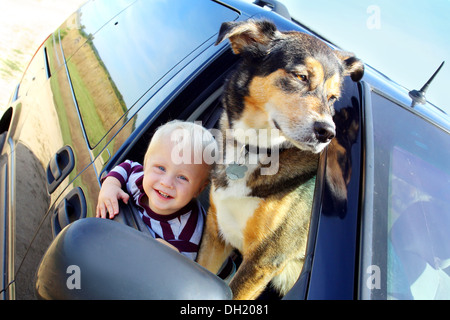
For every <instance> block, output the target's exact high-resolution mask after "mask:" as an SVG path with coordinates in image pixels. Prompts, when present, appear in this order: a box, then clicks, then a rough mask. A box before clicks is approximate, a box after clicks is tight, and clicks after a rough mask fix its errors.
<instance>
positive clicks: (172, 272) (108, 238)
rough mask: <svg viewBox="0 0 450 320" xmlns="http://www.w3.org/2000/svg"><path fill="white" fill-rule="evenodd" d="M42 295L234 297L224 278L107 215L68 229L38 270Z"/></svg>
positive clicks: (119, 297)
mask: <svg viewBox="0 0 450 320" xmlns="http://www.w3.org/2000/svg"><path fill="white" fill-rule="evenodd" d="M36 294H37V296H38V298H40V299H48V300H50V299H58V300H62V299H83V300H87V299H102V300H103V299H124V300H126V299H135V300H138V299H149V300H163V299H164V300H165V299H167V300H177V299H183V300H195V299H202V300H206V299H214V300H218V299H231V298H232V293H231V289H230V288H229V287H228V286H227V285H226V284H225V282H224V281H223V280H221V279H220V278H218V277H217V276H216V275H214V274H212V273H211V272H209V271H208V270H206V269H205V268H203V267H202V266H200V265H199V264H197V263H195V262H193V261H191V260H189V259H188V258H186V257H184V256H183V255H181V254H179V253H177V252H176V251H174V250H172V249H170V248H168V247H166V246H165V245H163V244H161V243H159V242H158V241H156V240H155V239H153V238H151V237H149V236H148V235H146V234H144V233H142V232H140V231H137V230H135V229H133V228H130V227H128V226H126V225H123V224H121V223H117V222H115V221H111V220H107V219H99V218H86V219H81V220H78V221H75V222H73V223H72V224H70V225H68V226H67V227H66V228H64V229H63V230H62V231H61V232H60V233H59V234H58V236H57V237H56V238H55V239H54V241H53V242H52V244H51V245H50V247H49V248H48V249H47V252H46V253H45V255H44V257H43V258H42V261H41V263H40V265H39V268H38V271H37V275H36Z"/></svg>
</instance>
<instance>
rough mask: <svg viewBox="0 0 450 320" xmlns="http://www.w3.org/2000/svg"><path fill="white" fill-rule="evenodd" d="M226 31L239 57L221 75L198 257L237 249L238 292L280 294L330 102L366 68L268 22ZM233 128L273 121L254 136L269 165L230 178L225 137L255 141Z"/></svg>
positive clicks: (329, 127)
mask: <svg viewBox="0 0 450 320" xmlns="http://www.w3.org/2000/svg"><path fill="white" fill-rule="evenodd" d="M225 39H229V41H230V43H231V47H232V50H233V52H234V53H235V54H239V55H240V56H241V57H242V61H241V63H240V65H239V66H238V67H237V69H236V70H235V71H234V72H233V73H232V74H231V75H230V77H229V79H228V80H227V82H226V84H225V91H224V95H223V104H224V108H225V112H224V113H223V115H222V118H221V122H220V126H221V130H222V132H223V137H224V139H223V141H220V143H219V144H220V146H221V150H222V152H223V153H222V156H223V158H224V159H225V164H219V165H217V166H216V169H215V171H214V174H213V181H212V187H211V194H210V209H209V212H208V216H207V222H206V227H205V232H204V236H203V240H202V245H201V249H200V252H199V259H198V262H199V263H200V264H201V265H203V266H205V267H206V268H208V269H209V270H211V271H212V272H217V271H218V270H219V268H220V267H221V265H222V264H223V262H224V261H225V260H226V258H227V257H228V256H229V254H230V253H231V252H232V250H234V249H235V248H236V249H238V250H239V251H240V252H241V254H242V257H243V261H242V264H241V266H240V267H239V269H238V271H237V273H236V274H235V276H234V278H233V279H232V281H231V283H230V287H231V289H232V291H233V295H234V298H235V299H254V298H257V297H258V295H259V294H260V293H261V291H262V290H263V289H264V288H265V287H266V285H267V284H268V283H269V282H271V283H272V285H273V286H274V287H275V288H276V289H277V290H278V291H279V292H280V294H281V295H284V294H285V293H286V292H287V291H288V290H289V289H290V288H291V287H292V286H293V285H294V283H295V282H296V280H297V278H298V276H299V274H300V271H301V269H302V266H303V260H304V255H305V248H306V241H307V235H308V229H309V221H310V212H311V205H312V198H313V192H314V185H315V175H316V170H317V164H318V157H319V154H320V152H321V151H322V150H323V149H324V148H325V147H326V146H327V145H328V144H329V142H330V141H331V139H332V138H333V137H334V135H335V125H334V122H333V120H332V116H333V114H334V109H333V103H334V101H335V100H336V99H338V98H339V96H340V94H341V85H342V81H343V77H344V76H345V75H350V76H351V77H352V79H353V80H354V81H358V80H359V79H361V77H362V75H363V72H364V67H363V64H362V62H361V61H360V60H359V59H357V58H355V57H354V56H353V55H351V54H345V53H340V52H337V51H334V50H332V49H331V48H330V47H329V46H327V45H326V44H324V43H323V42H321V41H319V40H317V39H316V38H314V37H312V36H309V35H307V34H303V33H299V32H280V31H278V30H277V29H276V27H275V25H274V24H272V23H271V22H268V21H254V20H251V21H247V22H230V23H224V24H223V25H222V28H221V30H220V33H219V37H218V40H217V43H220V42H221V41H223V40H225ZM227 129H233V130H236V129H243V130H247V129H256V130H258V129H268V130H277V133H278V134H279V138H277V139H268V140H267V142H266V143H264V145H261V144H260V145H258V147H259V148H260V149H258V150H265V151H266V152H265V153H261V154H259V155H258V157H259V158H258V159H259V160H260V161H261V163H266V164H261V163H258V164H247V166H248V171H247V172H246V173H245V177H244V178H242V179H238V180H230V179H229V178H228V177H227V175H226V173H225V170H226V168H227V164H228V163H229V162H231V157H228V154H226V153H225V151H226V150H231V149H227V148H226V146H227V144H230V145H231V146H232V148H233V150H234V152H235V153H236V154H240V153H241V151H240V150H243V147H242V146H244V145H247V144H248V143H249V142H248V141H247V139H246V137H245V136H241V135H239V134H235V135H234V136H232V137H231V138H230V136H229V133H230V132H235V131H227ZM258 141H266V140H264V139H260V140H258ZM275 148H278V149H277V150H279V163H278V165H279V167H278V170H277V172H276V174H272V175H261V168H262V167H264V166H266V167H267V166H268V165H267V162H265V160H267V156H268V153H267V150H275ZM248 157H249V152H244V158H243V159H245V160H248ZM264 157H265V158H264Z"/></svg>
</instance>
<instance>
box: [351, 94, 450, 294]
mask: <svg viewBox="0 0 450 320" xmlns="http://www.w3.org/2000/svg"><path fill="white" fill-rule="evenodd" d="M371 99H372V106H371V109H372V111H371V114H368V115H367V116H368V117H369V118H370V117H371V119H372V121H373V132H367V136H368V141H369V143H370V141H373V149H372V150H371V147H370V146H369V148H368V152H367V158H368V159H367V164H368V166H369V167H370V166H373V171H372V177H371V178H369V179H367V181H368V183H366V186H365V188H366V190H365V194H366V199H365V201H366V202H365V209H366V210H365V211H364V220H363V224H364V227H363V245H362V255H363V261H362V262H363V263H362V270H361V275H362V277H361V285H360V288H361V294H362V297H363V298H372V299H449V298H450V232H448V231H449V230H450V203H449V201H448V191H449V190H450V164H449V162H448V159H450V135H449V134H448V132H446V131H444V130H442V129H440V128H438V127H436V126H434V125H433V124H431V123H430V122H428V121H426V120H424V119H422V118H421V117H420V116H417V115H415V114H414V113H413V112H411V111H409V110H406V109H404V108H403V107H400V106H399V105H397V104H396V103H394V102H391V101H390V100H387V99H385V98H384V97H382V96H381V95H379V94H377V93H372V95H371ZM369 127H370V126H369ZM371 151H373V153H372V152H371ZM370 170H371V169H370V168H369V169H368V171H370ZM369 174H370V173H369ZM370 181H371V182H370ZM369 183H370V184H371V185H369ZM367 189H369V190H367Z"/></svg>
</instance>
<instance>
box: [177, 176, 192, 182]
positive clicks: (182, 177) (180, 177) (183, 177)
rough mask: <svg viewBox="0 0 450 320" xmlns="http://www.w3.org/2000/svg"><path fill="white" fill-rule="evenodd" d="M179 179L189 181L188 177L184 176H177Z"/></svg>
mask: <svg viewBox="0 0 450 320" xmlns="http://www.w3.org/2000/svg"><path fill="white" fill-rule="evenodd" d="M178 178H179V179H181V180H184V181H189V179H188V178H186V177H185V176H178Z"/></svg>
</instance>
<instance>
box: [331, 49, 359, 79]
mask: <svg viewBox="0 0 450 320" xmlns="http://www.w3.org/2000/svg"><path fill="white" fill-rule="evenodd" d="M334 53H335V54H336V56H337V57H338V58H339V59H341V61H342V64H343V65H344V69H345V71H344V75H346V76H347V75H349V76H350V78H352V80H353V81H355V82H358V81H359V80H361V79H362V77H363V76H364V63H363V62H362V61H361V60H360V59H358V58H356V57H355V55H354V54H353V53H351V52H346V51H339V50H335V51H334Z"/></svg>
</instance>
